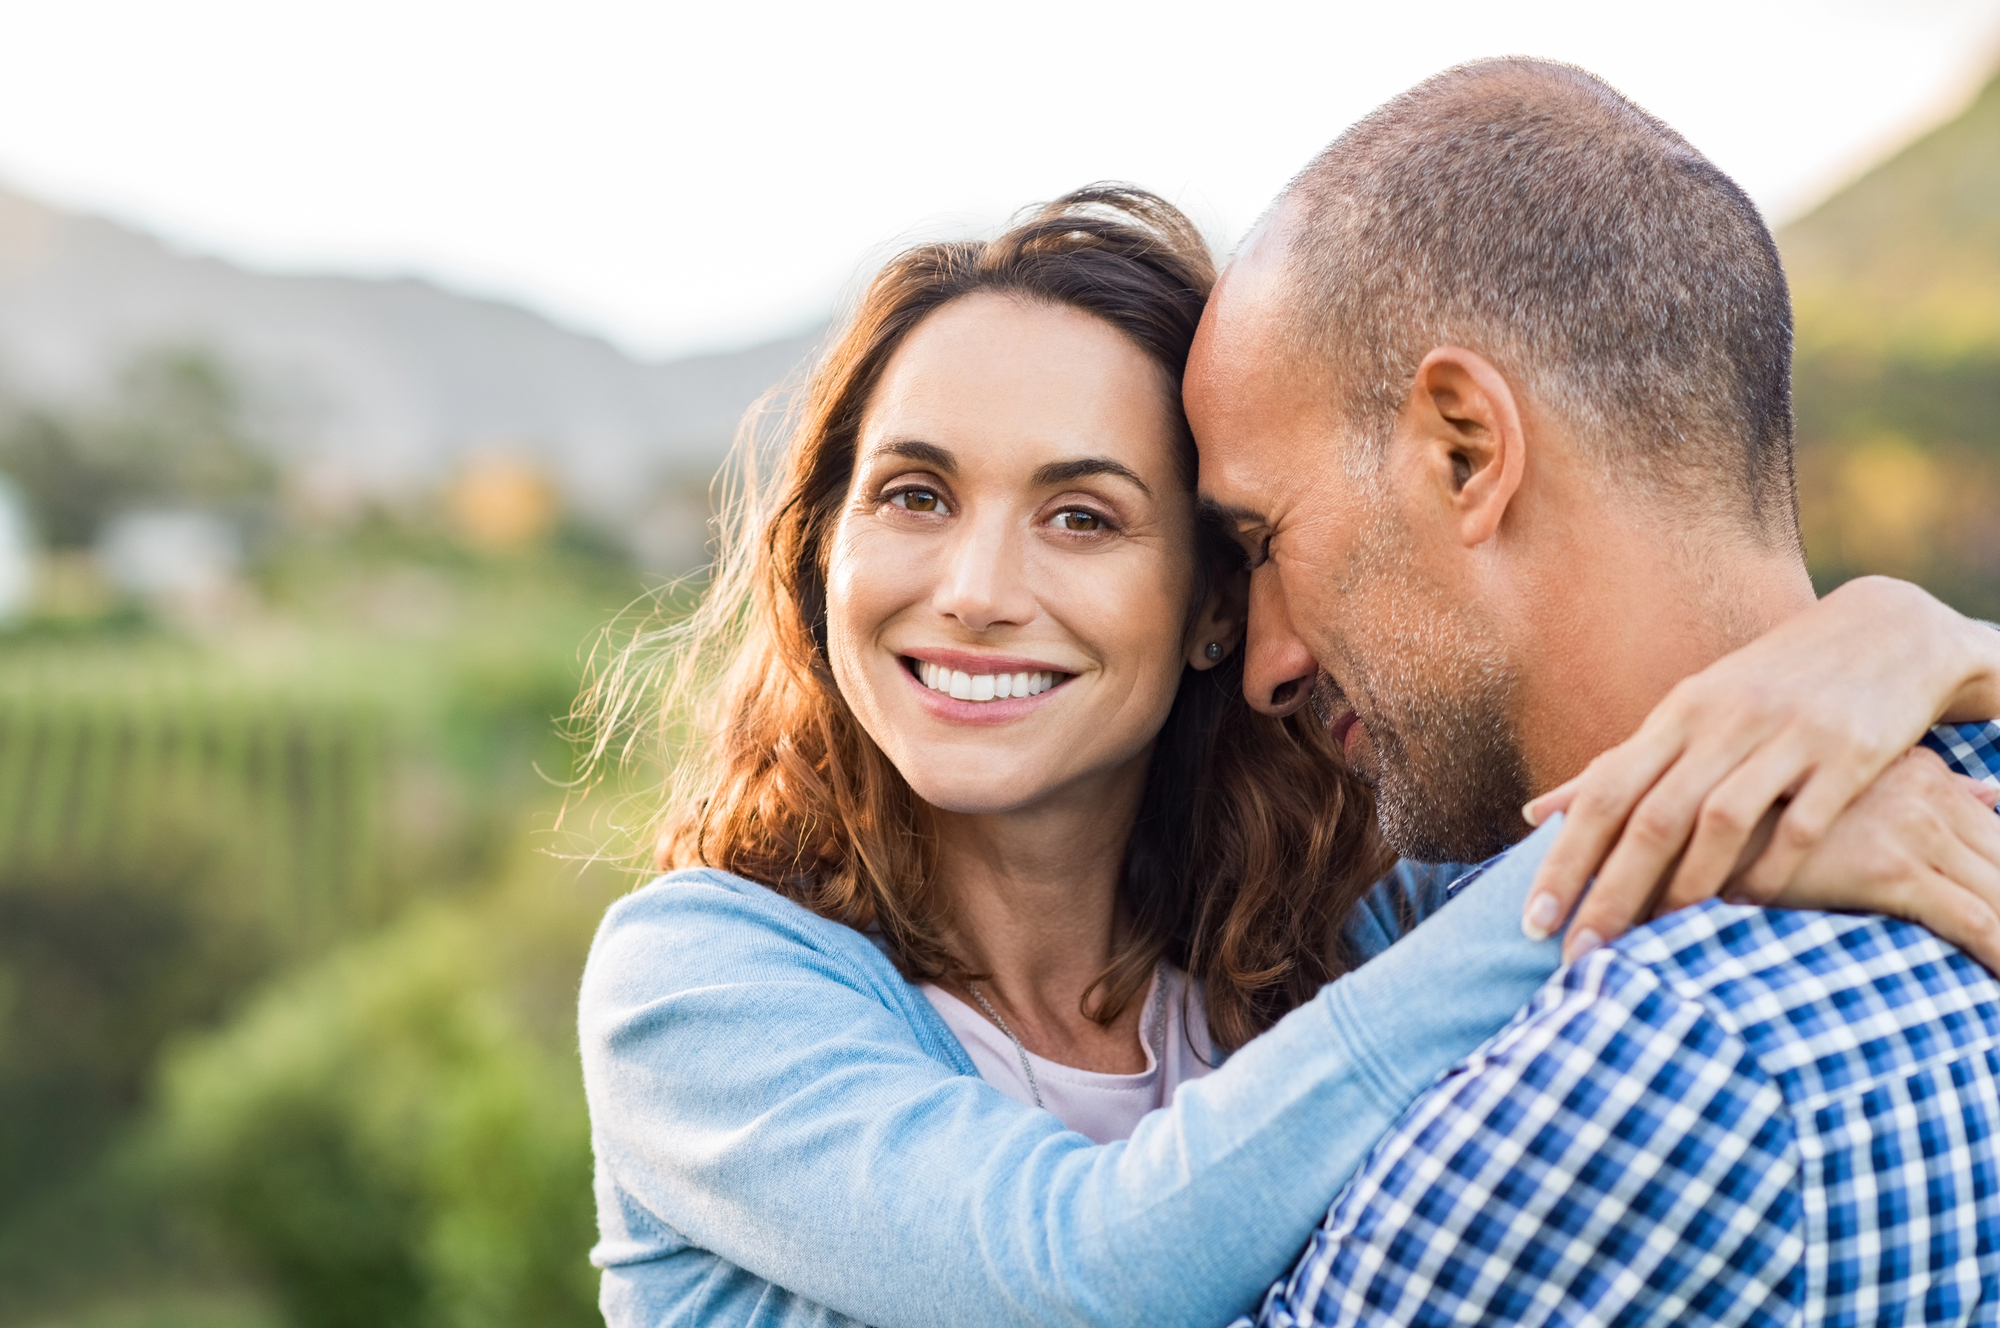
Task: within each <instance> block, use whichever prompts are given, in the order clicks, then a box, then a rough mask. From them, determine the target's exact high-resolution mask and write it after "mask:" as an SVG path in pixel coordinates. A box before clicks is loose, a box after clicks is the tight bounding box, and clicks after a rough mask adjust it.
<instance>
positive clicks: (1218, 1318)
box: [581, 824, 1558, 1328]
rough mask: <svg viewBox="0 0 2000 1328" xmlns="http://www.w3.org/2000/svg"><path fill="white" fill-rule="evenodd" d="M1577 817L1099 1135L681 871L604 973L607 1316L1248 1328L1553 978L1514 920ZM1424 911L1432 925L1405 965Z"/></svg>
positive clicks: (730, 894)
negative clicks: (1373, 1168)
mask: <svg viewBox="0 0 2000 1328" xmlns="http://www.w3.org/2000/svg"><path fill="white" fill-rule="evenodd" d="M1554 828H1555V827H1554V825H1553V824H1551V825H1548V826H1544V827H1543V829H1542V830H1540V831H1538V832H1537V833H1536V834H1535V835H1534V836H1532V837H1531V838H1530V839H1529V840H1528V841H1526V842H1525V843H1523V844H1522V845H1520V846H1519V847H1518V848H1517V849H1516V850H1515V851H1514V852H1512V853H1510V854H1508V855H1507V856H1506V857H1505V858H1503V859H1501V860H1500V861H1499V862H1498V863H1496V864H1495V865H1494V866H1492V867H1490V868H1489V869H1488V870H1487V872H1486V874H1485V876H1484V877H1482V878H1481V879H1480V880H1479V881H1478V882H1477V883H1476V884H1475V885H1474V886H1472V887H1471V888H1469V889H1467V890H1465V891H1464V892H1463V893H1462V894H1460V895H1459V897H1458V898H1456V899H1454V900H1453V901H1451V902H1450V903H1449V904H1445V905H1443V906H1442V907H1439V906H1438V905H1439V903H1440V899H1441V896H1442V889H1441V887H1440V883H1439V881H1438V878H1437V877H1436V876H1435V874H1425V873H1413V872H1409V871H1402V872H1399V873H1398V875H1397V876H1395V877H1391V878H1390V880H1389V881H1387V882H1384V888H1383V889H1382V890H1378V892H1377V895H1376V896H1375V897H1374V898H1372V899H1371V900H1370V901H1369V905H1368V907H1367V908H1365V909H1364V910H1363V912H1362V914H1361V915H1360V917H1359V919H1358V922H1357V927H1356V936H1357V939H1358V940H1359V941H1360V943H1361V944H1362V945H1363V946H1364V947H1365V948H1366V949H1368V950H1380V951H1381V953H1379V954H1378V955H1377V956H1376V957H1375V958H1374V959H1372V960H1371V961H1370V962H1369V963H1368V964H1366V965H1365V966H1364V967H1362V968H1360V969H1358V970H1356V971H1355V972H1353V973H1350V974H1348V975H1347V976H1345V977H1343V978H1341V979H1340V980H1339V981H1337V982H1334V983H1331V984H1329V985H1328V986H1327V987H1326V988H1324V989H1323V990H1322V991H1321V992H1320V994H1319V995H1318V996H1317V997H1315V998H1314V999H1313V1000H1312V1001H1310V1002H1308V1003H1307V1004H1306V1005H1305V1006H1303V1007H1301V1008H1300V1009H1298V1010H1296V1011H1294V1012H1293V1013H1292V1014H1290V1015H1288V1016H1287V1017H1286V1018H1285V1019H1284V1020H1282V1021H1281V1022H1280V1023H1279V1024H1278V1025H1277V1026H1276V1027H1275V1028H1273V1029H1271V1030H1270V1031H1269V1032H1267V1033H1265V1034H1264V1035H1263V1036H1261V1037H1259V1038H1257V1039H1256V1040H1254V1041H1252V1042H1251V1043H1250V1044H1249V1045H1248V1046H1246V1047H1244V1048H1243V1049H1242V1050H1240V1051H1238V1052H1237V1053H1236V1054H1235V1055H1234V1056H1232V1057H1230V1058H1229V1060H1228V1062H1227V1063H1226V1064H1224V1065H1223V1066H1222V1067H1221V1068H1220V1069H1218V1070H1217V1071H1215V1072H1214V1073H1213V1074H1210V1075H1208V1076H1207V1077H1205V1078H1202V1079H1199V1080H1195V1081H1193V1082H1191V1083H1189V1084H1187V1085H1185V1086H1184V1087H1183V1088H1182V1089H1181V1090H1180V1092H1179V1094H1178V1095H1177V1096H1176V1097H1175V1099H1174V1103H1173V1105H1172V1106H1171V1107H1168V1108H1166V1109H1164V1110H1161V1111H1156V1112H1154V1113H1152V1114H1151V1115H1149V1116H1148V1117H1146V1119H1145V1120H1144V1121H1142V1122H1141V1123H1140V1125H1139V1128H1138V1130H1137V1132H1136V1133H1134V1134H1133V1136H1132V1138H1131V1140H1130V1141H1129V1142H1123V1143H1113V1144H1107V1145H1103V1146H1097V1145H1093V1144H1092V1143H1091V1142H1090V1141H1089V1140H1088V1139H1086V1138H1084V1137H1083V1136H1082V1135H1080V1134H1073V1133H1071V1132H1069V1131H1067V1130H1065V1129H1064V1128H1063V1127H1062V1124H1061V1123H1060V1122H1059V1121H1057V1120H1056V1118H1055V1117H1054V1116H1052V1115H1050V1114H1048V1113H1047V1112H1044V1111H1038V1110H1035V1109H1033V1108H1029V1107H1026V1106H1023V1105H1021V1104H1019V1103H1016V1102H1014V1101H1012V1100H1010V1099H1008V1098H1007V1097H1005V1096H1003V1095H1002V1094H1001V1093H1000V1092H999V1091H998V1090H996V1089H994V1088H992V1087H990V1086H989V1085H987V1084H986V1083H984V1082H983V1081H981V1080H980V1079H979V1078H978V1077H977V1076H976V1074H975V1073H974V1071H973V1068H972V1063H971V1062H970V1061H969V1060H967V1059H966V1055H965V1052H964V1051H963V1049H961V1048H960V1046H959V1045H958V1043H957V1042H956V1041H955V1040H954V1039H953V1037H952V1035H951V1033H950V1032H949V1030H947V1029H946V1028H945V1026H944V1023H943V1022H942V1021H941V1020H940V1019H939V1018H938V1016H937V1014H936V1012H935V1011H933V1010H932V1009H931V1007H930V1004H929V1002H928V1001H926V1000H925V999H924V997H923V995H922V994H921V993H920V992H918V990H917V989H916V988H915V987H913V986H911V985H910V984H909V983H907V982H905V981H904V980H903V979H902V977H901V976H900V975H898V974H897V972H896V970H895V968H894V967H893V966H892V965H891V964H890V962H889V960H888V959H887V958H886V957H885V956H884V955H883V953H882V952H881V950H879V949H878V948H876V946H875V945H874V944H873V943H871V942H870V941H869V939H868V938H867V937H866V936H864V935H862V934H861V933H859V932H856V931H853V930H851V929H849V928H847V927H843V926H840V925H838V924H836V923H832V922H828V921H826V920H824V919H822V918H820V917H818V916H816V915H814V914H812V913H810V912H808V911H806V910H805V909H804V908H801V907H800V906H798V905H797V904H794V903H792V902H790V901H789V900H786V899H784V898H782V897H780V896H778V895H776V894H774V893H772V892H771V891H770V890H767V889H765V888H763V887H762V886H759V885H755V884H752V883H751V882H749V881H745V880H742V879H740V878H738V877H734V876H730V875H728V874H727V873H724V872H717V871H681V872H675V873H673V874H672V875H670V876H666V877H662V878H661V879H659V880H657V881H655V882H654V883H652V884H651V885H649V886H647V887H645V888H644V889H642V890H639V891H637V892H636V893H634V894H632V895H630V896H627V897H626V898H624V899H622V900H620V901H619V902H618V903H617V904H615V905H614V906H613V907H612V908H611V910H610V912H609V913H608V914H607V915H606V916H605V919H604V924H603V927H602V928H601V929H600V931H599V932H598V935H597V940H596V943H595V944H594V945H593V946H592V947H591V953H590V962H589V965H588V967H587V968H586V970H585V972H584V978H583V992H582V1004H581V1036H582V1046H583V1069H584V1084H585V1087H586V1089H587V1091H588V1094H589V1099H590V1117H591V1130H592V1142H593V1144H594V1146H595V1149H596V1154H597V1208H598V1223H599V1227H600V1231H601V1236H602V1239H601V1240H600V1242H599V1244H598V1245H597V1247H596V1249H595V1250H594V1251H593V1252H592V1255H591V1257H592V1259H593V1260H594V1261H595V1262H596V1263H597V1264H598V1265H599V1266H600V1267H601V1268H603V1269H604V1279H603V1291H602V1302H601V1303H602V1306H603V1310H604V1315H605V1319H606V1321H607V1322H608V1323H609V1324H610V1325H611V1328H641V1326H642V1325H644V1326H646V1328H652V1326H653V1325H665V1324H700V1325H718V1324H725V1325H772V1326H778V1325H782V1326H783V1328H800V1326H802V1325H808V1324H813V1325H828V1324H844V1323H848V1322H851V1321H857V1320H858V1321H860V1322H862V1323H866V1324H876V1325H881V1326H882V1328H906V1326H907V1328H916V1326H917V1325H933V1324H968V1325H988V1324H1021V1325H1038V1326H1042V1325H1052V1324H1102V1325H1121V1326H1122V1325H1130V1324H1141V1323H1143V1324H1148V1325H1165V1324H1191V1325H1197V1326H1198V1328H1214V1325H1219V1324H1222V1323H1225V1322H1227V1321H1228V1320H1229V1319H1230V1318H1231V1316H1233V1315H1235V1314H1237V1313H1239V1312H1241V1311H1242V1310H1244V1309H1246V1308H1247V1307H1249V1306H1250V1305H1252V1304H1253V1303H1254V1301H1255V1300H1256V1298H1257V1297H1258V1296H1259V1295H1260V1294H1262V1292H1263V1291H1264V1289H1265V1287H1266V1286H1267V1285H1268V1284H1269V1283H1270V1282H1271V1281H1272V1280H1273V1279H1275V1278H1277V1277H1278V1276H1280V1275H1282V1274H1283V1273H1284V1272H1285V1271H1286V1270H1287V1268H1288V1267H1289V1266H1290V1264H1291V1262H1292V1260H1293V1259H1294V1258H1295V1257H1296V1255H1297V1254H1298V1251H1299V1249H1300V1247H1301V1246H1302V1245H1303V1244H1304V1243H1305V1240H1306V1237H1307V1236H1308V1234H1310V1232H1311V1231H1312V1229H1313V1227H1314V1226H1315V1225H1317V1223H1318V1222H1319V1221H1320V1219H1321V1217H1322V1216H1323V1215H1324V1214H1325V1212H1326V1207H1327V1204H1328V1202H1329V1201H1330V1200H1331V1199H1332V1198H1333V1196H1334V1194H1335V1192H1336V1191H1337V1190H1339V1188H1340V1186H1341V1184H1342V1183H1343V1182H1344V1181H1345V1180H1346V1178H1347V1177H1348V1175H1349V1174H1351V1173H1352V1172H1353V1170H1354V1169H1355V1167H1356V1166H1357V1165H1358V1164H1359V1163H1360V1162H1361V1160H1362V1159H1363V1158H1364V1157H1365V1155H1366V1154H1367V1152H1368V1150H1369V1148H1370V1147H1371V1146H1372V1145H1373V1144H1374V1142H1375V1140H1376V1139H1377V1138H1378V1137H1379V1136H1381V1135H1382V1134H1383V1133H1384V1132H1385V1131H1386V1130H1387V1129H1388V1127H1389V1126H1390V1124H1391V1123H1392V1122H1393V1121H1394V1120H1395V1119H1396V1117H1397V1115H1398V1114H1399V1113H1400V1112H1401V1111H1402V1109H1403V1107H1404V1106H1405V1105H1406V1104H1408V1103H1409V1102H1410V1101H1411V1100H1412V1099H1413V1098H1414V1097H1415V1096H1416V1095H1417V1094H1418V1093H1419V1092H1420V1091H1421V1090H1422V1089H1423V1088H1424V1087H1425V1086H1426V1085H1427V1084H1428V1083H1429V1082H1430V1081H1431V1080H1432V1079H1433V1078H1434V1077H1436V1076H1437V1075H1438V1074H1439V1073H1441V1072H1442V1071H1443V1070H1445V1069H1446V1068H1448V1067H1449V1066H1450V1065H1451V1064H1452V1063H1453V1062H1455V1061H1457V1060H1458V1059H1460V1058H1461V1057H1463V1056H1465V1055H1466V1054H1468V1053H1470V1052H1471V1051H1472V1050H1474V1049H1475V1048H1476V1047H1477V1046H1478V1045H1479V1044H1480V1043H1481V1042H1483V1041H1485V1040H1486V1038H1488V1037H1489V1036H1491V1035H1492V1034H1493V1033H1494V1032H1495V1031H1497V1030H1498V1029H1499V1028H1500V1026H1501V1025H1502V1024H1503V1023H1505V1022H1506V1020H1507V1019H1508V1018H1509V1017H1510V1016H1511V1015H1513V1014H1514V1013H1515V1012H1516V1011H1517V1010H1518V1009H1519V1008H1520V1007H1521V1006H1522V1005H1523V1004H1525V1003H1526V1002H1527V1000H1528V998H1529V996H1530V995H1532V994H1533V992H1534V990H1535V989H1536V988H1537V987H1539V986H1540V985H1541V984H1542V982H1543V981H1544V980H1545V979H1546V978H1547V977H1548V976H1549V975H1550V974H1551V973H1552V972H1554V970H1555V968H1556V966H1557V963H1558V955H1557V945H1556V943H1555V942H1553V941H1550V942H1545V943H1542V944H1534V943H1531V942H1529V941H1527V940H1525V939H1523V938H1522V936H1521V929H1520V921H1519V920H1520V916H1521V907H1522V904H1523V902H1524V901H1525V899H1526V895H1527V886H1528V883H1529V879H1530V877H1531V876H1532V875H1533V872H1534V869H1535V865H1536V864H1537V863H1539V862H1540V860H1541V857H1542V854H1543V853H1544V852H1545V851H1546V849H1547V845H1548V840H1549V838H1550V836H1551V834H1552V833H1553V831H1554ZM1399 894H1400V897H1401V898H1402V899H1403V900H1404V902H1405V903H1407V904H1408V905H1409V906H1410V908H1411V909H1412V910H1413V911H1415V912H1416V913H1417V915H1418V916H1422V915H1423V914H1424V913H1426V912H1433V911H1434V916H1431V917H1430V919H1429V920H1428V921H1427V922H1425V923H1424V925H1422V926H1420V927H1417V928H1415V929H1414V930H1413V931H1412V932H1411V933H1410V934H1409V935H1408V936H1407V937H1405V938H1404V939H1403V940H1402V941H1401V942H1400V943H1398V944H1395V945H1394V946H1393V947H1391V946H1390V945H1389V942H1390V941H1392V940H1394V939H1395V936H1396V932H1397V930H1398V922H1397V914H1398V910H1397V907H1396V905H1397V900H1398V895H1399Z"/></svg>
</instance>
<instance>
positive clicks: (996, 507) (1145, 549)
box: [827, 294, 1198, 813]
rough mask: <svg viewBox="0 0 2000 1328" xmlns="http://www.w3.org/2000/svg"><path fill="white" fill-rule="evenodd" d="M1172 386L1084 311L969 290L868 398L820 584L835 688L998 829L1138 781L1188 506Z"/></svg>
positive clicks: (881, 736)
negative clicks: (995, 817) (1008, 814)
mask: <svg viewBox="0 0 2000 1328" xmlns="http://www.w3.org/2000/svg"><path fill="white" fill-rule="evenodd" d="M1173 390H1174V389H1173V385H1172V384H1171V383H1169V382H1168V380H1167V376H1166V375H1165V374H1164V373H1163V372H1162V371H1161V369H1160V367H1159V366H1158V365H1157V364H1156V363H1155V362H1154V361H1153V360H1152V359H1151V358H1149V357H1148V356H1147V355H1146V353H1145V352H1144V351H1141V350H1140V349H1139V348H1138V347H1137V346H1135V345H1134V344H1133V343H1132V342H1130V341H1129V340H1127V339H1126V338H1125V337H1124V336H1123V335H1122V334H1120V333H1119V332H1118V331H1116V330H1115V329H1113V328H1112V327H1111V326H1110V325H1109V324H1107V323H1104V322H1102V321H1100V320H1099V319H1096V318H1093V317H1091V316H1090V315H1088V314H1085V313H1082V312H1079V311H1077V310H1075V309H1070V308H1063V307H1052V306H1048V305H1036V304H1028V303H1025V302H1022V301H1018V300H1014V299H1009V298H1007V297H1004V296H999V295H992V294H979V295H973V296H968V297H966V298H964V299H961V300H958V301H955V302H954V303H952V304H949V305H946V306H945V307H944V308H942V309H940V310H938V311H937V312H936V313H934V314H932V315H931V316H930V317H928V318H926V319H925V320H924V321H923V322H922V323H921V324H919V325H918V326H917V328H916V330H915V331H913V332H912V333H911V334H910V335H909V336H908V338H907V339H905V341H904V342H903V344H902V345H901V346H900V347H899V348H898V349H897V351H896V352H895V354H894V355H893V356H892V357H891V359H890V361H889V363H888V365H887V366H886V367H885V369H884V371H883V374H882V377H881V379H880V381H879V382H878V383H877V384H876V386H875V389H874V392H873V393H872V395H871V396H870V398H869V402H868V407H867V411H866V413H865V415H864V417H863V421H862V428H861V435H860V440H859V445H858V447H857V452H856V460H855V470H854V477H853V480H852V481H851V483H850V484H849V486H848V491H847V498H846V502H845V505H844V507H843V509H842V513H841V517H840V521H839V525H838V526H837V528H836V530H835V532H834V537H833V543H832V547H831V549H830V552H829V562H828V568H827V597H828V619H827V630H828V643H829V646H830V653H831V657H832V660H831V662H832V666H833V672H834V677H835V678H836V679H837V680H838V682H839V684H840V689H841V692H842V694H843V695H844V696H845V698H846V700H847V703H848V705H849V706H851V707H852V708H853V711H854V713H855V715H856V716H857V717H858V718H859V719H860V721H861V724H862V726H863V727H864V728H866V729H867V731H868V733H869V736H871V737H872V738H873V739H874V740H875V742H876V743H877V744H878V745H879V746H880V747H881V748H882V750H883V751H884V752H885V753H886V754H887V755H888V757H889V759H890V760H891V761H893V762H895V764H896V767H897V769H898V770H900V771H901V772H902V774H903V777H904V778H905V779H907V780H908V781H909V783H910V787H911V788H912V789H913V790H915V792H916V793H917V795H918V796H919V797H921V798H923V799H924V800H925V801H926V802H929V803H931V804H932V805H933V806H936V807H941V808H944V809H946V810H949V811H956V812H966V813H979V812H1001V811H1012V810H1017V809H1022V808H1026V807H1031V806H1034V805H1036V804H1038V803H1041V802H1043V801H1045V800H1047V799H1050V798H1053V797H1066V798H1077V797H1083V798H1086V799H1089V798H1091V797H1092V794H1093V791H1096V792H1098V793H1100V794H1102V793H1105V792H1108V791H1109V787H1110V785H1111V784H1113V783H1115V784H1119V785H1122V786H1124V787H1126V788H1131V787H1135V786H1136V785H1133V784H1130V783H1127V782H1126V781H1133V780H1140V779H1143V777H1144V770H1145V761H1146V757H1147V755H1148V753H1149V751H1150V749H1151V744H1152V741H1153V738H1154V736H1155V735H1156V734H1157V733H1158V732H1159V730H1160V727H1161V726H1162V725H1163V724H1164V723H1165V722H1166V717H1167V712H1168V710H1169V709H1170V708H1171V707H1172V705H1173V699H1174V693H1175V690H1176V688H1177V687H1178V686H1179V682H1180V677H1181V670H1182V668H1183V667H1184V666H1185V665H1186V664H1188V663H1190V662H1194V661H1195V660H1196V659H1197V658H1198V656H1196V655H1194V653H1193V645H1192V643H1191V642H1190V641H1189V640H1188V639H1187V636H1188V622H1189V612H1188V610H1189V607H1190V605H1189V597H1190V594H1191V593H1192V589H1193V580H1194V546H1195V521H1194V499H1193V495H1192V494H1191V493H1190V492H1189V491H1188V488H1187V485H1186V481H1185V480H1184V478H1183V476H1182V472H1181V469H1180V466H1179V464H1178V461H1177V458H1176V448H1177V447H1178V446H1179V443H1178V441H1177V436H1176V427H1177V425H1176V418H1175V414H1174V412H1175V409H1176V406H1175V398H1174V395H1173Z"/></svg>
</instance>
